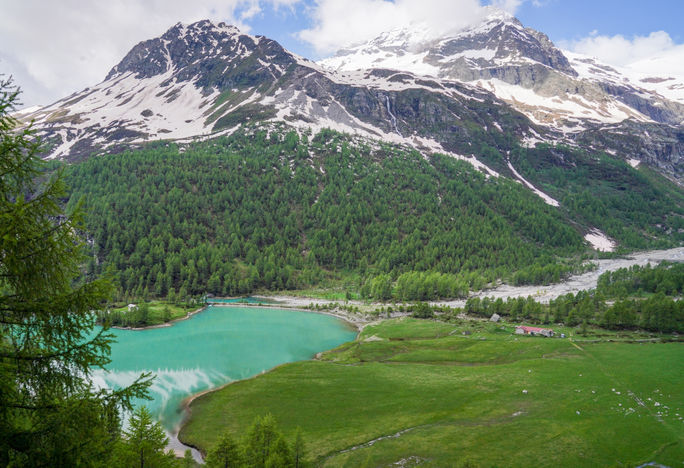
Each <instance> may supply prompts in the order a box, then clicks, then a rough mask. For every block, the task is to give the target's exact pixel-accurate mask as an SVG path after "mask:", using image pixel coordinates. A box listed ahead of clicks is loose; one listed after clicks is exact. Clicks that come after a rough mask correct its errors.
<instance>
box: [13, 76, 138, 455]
mask: <svg viewBox="0 0 684 468" xmlns="http://www.w3.org/2000/svg"><path fill="white" fill-rule="evenodd" d="M17 97H18V91H17V89H16V88H14V87H13V85H12V84H11V81H10V80H4V81H3V80H0V466H7V465H12V466H35V467H40V466H90V465H95V464H98V463H104V460H106V459H107V458H108V454H109V452H110V451H111V449H112V447H113V446H114V444H115V442H116V440H117V439H118V437H119V431H120V426H119V416H118V415H119V409H120V408H121V407H122V406H123V407H127V408H130V401H131V398H133V397H134V396H142V395H143V394H144V390H145V388H146V385H147V384H146V382H145V381H144V379H138V380H137V381H136V383H135V384H134V385H133V386H131V387H129V388H127V389H124V390H120V391H117V392H114V393H109V392H106V391H104V390H96V389H95V388H93V386H92V384H91V381H90V379H89V376H90V374H91V369H92V368H94V367H103V366H104V365H106V364H107V363H108V362H109V357H108V354H109V343H110V342H111V340H112V337H111V335H109V334H108V332H107V330H106V328H103V329H102V330H100V331H99V332H97V333H94V331H93V327H94V325H95V322H96V320H97V314H96V313H94V312H92V311H95V310H99V309H101V308H102V305H103V301H104V300H105V299H106V298H107V296H108V294H109V293H110V286H109V284H108V283H107V282H105V281H102V280H86V279H84V278H83V277H82V275H81V266H82V265H84V264H85V258H84V255H83V248H82V242H81V241H80V239H79V237H78V233H79V232H81V229H82V224H81V218H82V216H81V213H80V212H79V211H78V210H74V211H73V212H72V213H71V214H69V215H65V214H64V213H63V211H62V207H61V205H60V200H62V199H63V198H64V196H65V186H64V183H63V182H62V178H61V176H60V174H57V175H56V176H54V177H51V178H48V177H45V176H44V169H45V163H43V162H42V161H41V160H40V159H39V158H38V157H37V152H38V151H39V148H40V144H39V142H38V140H37V139H36V138H35V137H34V135H33V132H32V130H31V128H30V126H29V127H25V128H23V129H18V124H17V122H16V121H15V120H14V119H13V118H12V117H10V113H11V112H12V110H13V109H14V105H15V103H16V101H17Z"/></svg>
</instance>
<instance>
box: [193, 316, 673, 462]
mask: <svg viewBox="0 0 684 468" xmlns="http://www.w3.org/2000/svg"><path fill="white" fill-rule="evenodd" d="M466 329H467V330H468V331H469V332H470V334H468V335H464V334H463V332H464V331H465V330H466ZM512 330H513V327H511V326H502V325H497V324H490V323H487V322H464V323H461V324H446V323H440V322H433V321H419V320H415V319H399V320H390V321H385V322H382V323H380V324H378V325H375V326H369V327H366V329H365V330H364V331H363V333H362V334H361V335H360V337H359V339H358V340H357V341H355V342H352V343H347V344H345V345H343V346H341V347H339V348H337V349H335V350H332V351H330V352H328V353H325V354H324V355H323V356H322V357H321V359H320V360H318V361H308V362H299V363H294V364H288V365H284V366H281V367H279V368H277V369H275V370H274V371H272V372H269V373H267V374H264V375H261V376H259V377H257V378H254V379H251V380H246V381H241V382H237V383H235V384H232V385H229V386H228V387H225V388H224V389H222V390H220V391H217V392H214V393H211V394H208V395H205V396H203V397H201V398H198V399H197V400H195V402H193V404H192V406H191V409H192V416H191V419H190V421H189V422H188V424H187V425H186V426H185V427H184V428H183V430H182V432H181V439H182V440H184V441H186V442H189V443H191V444H193V445H196V446H199V447H201V448H202V449H204V450H206V449H208V448H209V447H211V445H212V444H213V443H214V442H215V441H216V440H217V438H218V436H219V434H221V433H223V432H224V431H229V432H230V433H232V434H233V435H234V436H235V437H239V436H240V434H242V433H244V431H245V429H246V428H247V427H248V426H249V425H250V423H251V422H252V421H253V419H254V417H255V416H257V415H262V414H264V413H267V412H271V413H273V415H274V416H275V417H276V418H277V420H278V421H279V424H280V426H281V427H282V428H283V429H284V430H285V432H286V435H288V436H291V434H292V433H293V432H294V430H295V428H296V427H298V426H299V427H301V428H302V430H303V432H304V435H305V439H306V440H307V442H308V449H309V452H310V455H311V457H312V458H313V459H315V460H316V464H317V465H319V466H349V467H356V466H393V464H395V463H397V462H400V461H402V460H403V465H401V466H417V465H419V466H435V467H445V466H487V467H489V466H501V467H503V466H573V467H582V466H587V467H590V466H591V467H593V466H635V465H638V464H641V463H646V462H651V461H656V462H659V463H663V464H665V465H668V466H681V464H682V462H684V418H683V417H682V415H684V346H683V345H682V344H681V343H658V344H653V343H625V342H598V343H596V342H588V341H584V342H583V341H582V340H581V339H580V338H579V337H573V338H572V340H571V339H556V338H541V337H522V336H515V335H513V334H512Z"/></svg>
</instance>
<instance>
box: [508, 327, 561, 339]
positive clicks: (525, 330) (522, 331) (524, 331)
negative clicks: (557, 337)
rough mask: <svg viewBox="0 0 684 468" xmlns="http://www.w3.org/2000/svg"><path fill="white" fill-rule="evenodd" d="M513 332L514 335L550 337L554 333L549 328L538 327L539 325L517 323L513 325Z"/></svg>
mask: <svg viewBox="0 0 684 468" xmlns="http://www.w3.org/2000/svg"><path fill="white" fill-rule="evenodd" d="M515 334H516V335H531V336H534V335H541V336H548V337H552V336H553V335H554V331H553V330H551V329H550V328H539V327H528V326H525V325H519V326H517V327H515Z"/></svg>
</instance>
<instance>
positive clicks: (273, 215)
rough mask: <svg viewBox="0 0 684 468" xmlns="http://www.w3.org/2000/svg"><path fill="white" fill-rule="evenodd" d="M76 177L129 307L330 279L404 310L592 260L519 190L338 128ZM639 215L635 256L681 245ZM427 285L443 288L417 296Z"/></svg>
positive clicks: (553, 275) (100, 250)
mask: <svg viewBox="0 0 684 468" xmlns="http://www.w3.org/2000/svg"><path fill="white" fill-rule="evenodd" d="M66 172H67V174H66V175H67V177H66V180H67V183H68V185H69V186H70V187H71V196H70V199H69V202H68V203H69V208H71V207H73V206H76V205H77V204H79V203H82V204H83V207H84V209H85V211H86V212H87V213H88V216H87V232H88V233H89V235H90V236H91V237H90V239H89V240H90V243H91V245H92V249H93V255H92V258H91V259H90V261H89V264H88V271H89V272H90V273H92V274H99V273H102V272H105V271H107V270H110V271H113V272H116V274H115V280H114V282H115V285H116V286H117V291H118V293H117V294H118V296H119V298H120V299H125V298H148V297H171V298H185V297H187V296H191V295H199V294H204V293H206V292H208V293H211V294H215V295H237V294H246V293H250V292H252V291H255V290H257V289H269V290H283V289H298V288H306V287H311V286H315V285H320V284H323V283H324V282H326V281H328V280H329V279H331V278H333V279H334V278H338V279H339V278H344V279H346V280H348V281H350V282H351V283H352V284H353V287H354V289H356V290H357V291H359V292H361V293H362V295H363V296H366V297H375V298H378V299H388V298H389V297H390V296H389V293H388V287H391V285H392V284H395V283H396V284H398V285H400V286H401V288H402V289H403V290H404V292H402V293H401V297H402V298H405V299H430V298H435V297H462V296H465V295H466V294H467V292H468V291H469V290H477V289H481V288H482V287H483V286H485V285H486V284H487V283H489V282H491V281H494V280H497V279H502V280H505V281H510V282H513V283H516V284H542V283H549V282H554V281H559V280H560V279H561V278H562V277H563V276H564V275H566V274H568V273H569V272H571V271H572V270H573V269H574V268H576V267H577V261H578V259H580V258H581V255H582V254H584V253H585V252H587V246H586V245H585V244H584V241H583V239H582V230H583V229H586V227H583V226H582V225H581V224H579V223H577V222H575V221H574V220H573V217H574V215H576V214H577V213H576V212H572V211H569V210H567V209H560V210H559V209H556V208H553V207H550V206H548V205H546V204H545V203H544V202H543V201H542V200H541V199H540V198H539V197H537V196H536V195H534V194H533V193H530V191H529V190H527V189H525V188H524V187H523V186H522V185H521V184H519V183H517V182H514V181H511V180H510V179H507V178H504V177H491V176H485V175H484V174H482V173H481V172H479V171H477V170H475V169H474V168H473V167H472V166H471V165H470V164H468V163H466V162H463V161H459V160H457V159H454V158H451V157H447V156H443V155H438V154H431V155H428V154H422V153H419V152H417V151H414V150H413V151H408V150H404V149H401V148H397V147H394V146H390V145H385V144H382V143H370V142H367V141H364V140H359V139H355V138H352V137H349V136H345V135H341V134H338V133H335V132H333V131H327V130H324V131H321V132H319V133H318V134H316V135H315V137H310V136H308V135H306V134H303V135H299V134H298V133H296V132H294V131H284V130H277V129H276V130H273V129H271V130H270V131H267V130H264V129H259V128H251V129H247V130H243V131H240V132H238V133H236V134H234V135H232V136H229V137H221V138H218V139H214V140H211V141H208V142H201V143H194V144H191V145H185V146H179V145H177V144H174V143H168V142H158V143H153V144H149V145H147V146H145V147H144V148H142V149H140V150H136V151H129V152H124V153H121V154H117V155H108V156H106V157H94V158H90V159H89V160H87V161H85V162H83V163H80V164H78V165H74V166H70V167H68V168H67V171H66ZM642 185H644V186H646V185H648V184H646V182H643V183H642ZM647 195H648V194H647ZM569 196H570V195H568V197H569ZM578 196H581V195H578ZM668 197H669V194H668V192H666V191H663V193H662V194H661V196H660V197H659V198H656V199H655V200H654V201H652V202H650V204H651V210H650V216H651V218H653V217H660V218H662V220H663V222H664V223H667V222H668V220H669V219H670V218H668V214H669V213H670V212H672V211H675V212H679V211H681V205H680V204H679V203H673V202H672V200H670V199H669V198H668ZM614 203H615V202H614ZM570 205H572V204H570ZM632 205H633V202H632V201H631V200H627V201H626V202H625V206H624V207H622V212H623V215H624V216H625V217H627V218H628V219H629V220H630V222H629V223H623V224H622V225H621V226H620V229H621V232H623V233H625V234H624V235H622V236H621V238H622V239H623V243H622V245H623V246H625V247H630V246H633V247H637V246H639V247H642V246H667V245H671V244H672V236H669V237H668V235H666V233H662V235H660V236H658V235H654V234H653V233H652V232H650V231H649V232H648V236H646V235H644V232H645V229H646V227H647V225H648V223H649V222H652V221H653V219H646V220H644V219H642V218H643V217H642V216H641V215H640V213H641V208H642V207H641V206H636V207H633V206H632ZM654 207H655V208H654ZM630 210H633V211H630ZM630 213H632V215H630ZM630 216H631V218H630ZM571 220H573V221H571ZM591 220H592V221H593V224H592V226H597V225H598V226H597V227H602V226H600V223H601V219H600V218H592V219H591ZM611 222H612V221H611ZM639 223H641V224H639ZM656 234H657V233H656ZM630 239H635V241H634V245H630ZM430 275H431V276H430ZM435 275H437V276H435ZM428 276H430V278H431V279H432V280H431V281H429V283H430V285H431V286H426V287H423V290H424V292H423V293H416V292H415V290H416V289H417V290H420V288H421V284H422V283H425V280H426V278H427V277H428ZM437 278H438V279H439V281H437ZM409 280H410V281H409ZM397 281H398V283H397ZM417 282H418V283H417ZM437 283H439V284H437ZM388 284H389V286H388ZM412 290H413V292H411V291H412Z"/></svg>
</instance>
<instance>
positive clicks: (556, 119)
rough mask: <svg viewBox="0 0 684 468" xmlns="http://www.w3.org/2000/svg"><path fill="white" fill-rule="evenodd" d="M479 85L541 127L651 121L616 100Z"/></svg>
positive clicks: (496, 82)
mask: <svg viewBox="0 0 684 468" xmlns="http://www.w3.org/2000/svg"><path fill="white" fill-rule="evenodd" d="M476 83H477V85H478V86H480V87H482V88H483V89H486V90H488V91H491V92H492V93H493V94H495V95H496V96H497V97H498V98H500V99H502V100H503V101H506V102H507V103H509V104H511V105H512V106H513V107H515V108H516V109H518V110H520V111H521V112H523V113H524V114H526V115H527V116H528V117H529V118H530V119H531V120H532V121H533V122H535V123H537V124H540V125H549V124H551V125H554V126H557V127H563V125H564V123H565V122H567V121H575V122H577V123H578V124H581V121H582V120H593V121H595V122H600V123H606V124H610V123H618V122H622V121H623V120H625V119H628V118H633V119H635V120H638V121H641V122H647V121H650V119H649V118H648V117H646V116H645V115H643V114H641V113H639V112H637V111H635V110H633V109H632V108H630V107H628V106H626V105H624V104H621V103H620V102H618V101H616V100H607V101H604V102H597V101H590V100H588V99H586V98H585V97H584V96H582V95H579V94H565V95H558V96H542V95H540V94H538V93H536V92H534V91H533V90H531V89H527V88H523V87H522V86H516V85H512V84H510V83H506V82H505V81H501V80H499V79H496V78H494V79H491V80H478V81H477V82H476ZM580 126H581V125H580Z"/></svg>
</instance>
